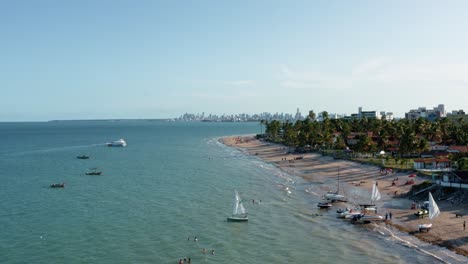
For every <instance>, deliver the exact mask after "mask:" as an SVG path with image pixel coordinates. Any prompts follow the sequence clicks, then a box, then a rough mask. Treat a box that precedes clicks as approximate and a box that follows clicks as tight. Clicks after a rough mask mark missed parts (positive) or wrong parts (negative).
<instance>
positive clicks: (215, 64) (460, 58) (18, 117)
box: [0, 0, 468, 121]
mask: <svg viewBox="0 0 468 264" xmlns="http://www.w3.org/2000/svg"><path fill="white" fill-rule="evenodd" d="M467 10H468V1H428V0H425V1H396V0H392V1H330V0H326V1H308V0H307V1H274V0H265V1H255V0H247V1H218V0H213V1H203V0H197V1H187V0H184V1H177V0H175V1H156V0H149V1H143V0H138V1H130V0H129V1H118V0H108V1H99V0H90V1H87V0H79V1H78V0H76V1H61V0H57V1H47V0H41V1H35V0H30V1H21V0H19V1H16V0H15V1H1V2H0V35H1V40H0V59H1V63H0V91H1V96H0V100H1V103H0V121H43V120H51V119H94V118H166V117H177V116H179V115H181V114H183V113H185V112H192V113H199V112H200V113H201V112H205V113H214V114H222V113H241V112H245V113H259V112H288V113H294V112H295V111H296V108H297V107H299V108H300V109H301V111H302V112H303V113H306V112H307V111H308V110H311V109H312V110H314V111H315V112H320V111H323V110H327V111H328V112H330V113H347V114H350V113H353V112H357V108H358V107H359V106H362V107H363V109H364V110H378V111H383V110H385V111H393V112H394V113H395V114H396V115H397V116H403V115H404V112H405V111H408V110H409V109H413V108H417V107H418V106H426V107H433V106H436V105H437V104H439V103H443V104H445V105H446V108H447V109H449V110H452V109H461V108H462V109H465V110H468V100H467V98H468V15H467V13H466V12H467Z"/></svg>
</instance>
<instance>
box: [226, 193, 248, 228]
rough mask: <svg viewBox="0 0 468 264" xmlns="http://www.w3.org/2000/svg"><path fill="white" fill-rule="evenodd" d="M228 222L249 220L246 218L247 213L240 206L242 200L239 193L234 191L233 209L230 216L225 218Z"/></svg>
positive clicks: (242, 206) (241, 205)
mask: <svg viewBox="0 0 468 264" xmlns="http://www.w3.org/2000/svg"><path fill="white" fill-rule="evenodd" d="M227 220H228V222H246V221H248V220H249V218H248V217H247V211H246V210H245V208H244V205H243V204H242V199H241V198H240V196H239V193H238V192H237V191H235V195H234V208H233V210H232V215H231V216H229V217H228V218H227Z"/></svg>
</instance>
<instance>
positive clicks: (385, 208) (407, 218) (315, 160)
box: [221, 135, 468, 256]
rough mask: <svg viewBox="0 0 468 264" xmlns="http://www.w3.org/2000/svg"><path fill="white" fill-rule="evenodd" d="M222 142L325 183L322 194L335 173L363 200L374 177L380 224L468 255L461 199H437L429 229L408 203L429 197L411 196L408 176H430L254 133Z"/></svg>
mask: <svg viewBox="0 0 468 264" xmlns="http://www.w3.org/2000/svg"><path fill="white" fill-rule="evenodd" d="M221 142H222V143H223V144H225V145H227V146H230V147H234V148H237V149H239V150H242V151H244V152H245V153H247V154H249V155H252V156H256V157H258V158H259V159H261V160H263V161H265V162H268V163H271V164H274V165H276V166H277V167H278V168H280V169H281V170H283V171H285V172H286V173H288V174H291V175H296V176H299V177H301V178H303V179H304V180H306V181H308V182H311V183H312V182H319V183H328V184H322V185H321V186H320V190H321V191H323V194H324V193H326V192H327V191H336V188H337V187H336V185H335V184H332V183H333V182H334V181H335V180H336V179H337V178H338V177H337V176H339V183H340V185H339V186H340V187H339V188H340V190H344V192H345V193H346V194H348V195H350V194H352V195H353V197H356V199H355V200H356V201H357V200H361V201H362V200H363V198H365V195H366V194H367V193H369V192H370V190H371V189H372V184H373V181H377V183H378V187H379V190H380V193H381V194H382V199H381V200H380V201H379V208H378V210H379V212H378V213H379V214H381V215H385V214H386V213H390V212H391V214H392V217H391V219H388V220H387V221H385V222H384V223H382V225H388V226H389V227H393V228H396V229H398V230H400V231H402V232H407V233H408V234H410V235H414V236H415V237H417V238H418V239H420V240H422V241H425V242H428V243H431V244H434V245H439V246H442V247H445V248H448V249H450V250H452V251H454V252H456V253H458V254H460V255H464V256H468V237H467V234H468V230H465V225H464V223H465V221H466V220H467V218H468V215H467V214H468V207H467V206H466V205H464V203H463V201H460V202H455V203H454V202H453V201H452V200H449V199H446V200H437V199H436V202H437V204H438V206H439V208H440V210H441V214H440V215H439V216H438V217H437V218H435V219H432V220H431V221H430V222H432V224H433V226H432V228H431V230H430V231H429V232H419V230H418V225H419V224H421V223H429V219H428V218H427V217H425V218H422V219H421V218H419V217H418V216H416V215H415V214H414V213H415V212H416V211H417V209H414V208H412V205H413V203H415V204H416V205H418V204H422V203H423V202H424V201H425V200H427V198H426V199H423V200H416V201H414V200H412V199H409V198H408V197H407V196H406V194H407V193H408V192H409V191H410V190H411V187H412V186H413V184H407V182H408V181H411V180H413V181H414V184H419V183H422V182H424V181H426V180H429V179H428V178H427V177H426V178H424V177H421V176H417V175H416V176H415V177H414V175H412V177H409V176H410V175H411V174H412V173H409V172H398V173H396V172H382V171H381V170H380V169H381V168H380V167H377V166H373V165H366V164H361V163H357V162H352V161H347V160H339V159H334V158H333V157H328V156H322V155H320V154H318V153H304V154H295V153H293V151H292V149H290V148H288V147H286V146H283V145H279V144H273V143H269V142H265V141H260V140H257V139H255V138H254V136H253V135H248V136H232V137H225V138H222V139H221ZM331 179H332V180H331ZM330 182H332V183H330ZM393 183H394V184H393ZM345 206H346V205H345Z"/></svg>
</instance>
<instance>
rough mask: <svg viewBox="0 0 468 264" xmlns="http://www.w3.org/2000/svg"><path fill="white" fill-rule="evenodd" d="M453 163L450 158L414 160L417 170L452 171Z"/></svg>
mask: <svg viewBox="0 0 468 264" xmlns="http://www.w3.org/2000/svg"><path fill="white" fill-rule="evenodd" d="M451 167H452V162H451V161H450V160H449V159H448V158H444V157H439V158H421V159H415V160H414V169H416V170H441V171H443V170H450V169H451Z"/></svg>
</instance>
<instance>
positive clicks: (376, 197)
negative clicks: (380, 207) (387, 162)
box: [363, 182, 382, 212]
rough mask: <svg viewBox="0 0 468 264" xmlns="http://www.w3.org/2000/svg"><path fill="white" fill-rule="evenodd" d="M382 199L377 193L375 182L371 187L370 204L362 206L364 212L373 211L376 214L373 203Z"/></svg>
mask: <svg viewBox="0 0 468 264" xmlns="http://www.w3.org/2000/svg"><path fill="white" fill-rule="evenodd" d="M380 199H382V195H381V194H380V192H379V188H377V182H374V184H373V185H372V193H371V203H370V204H366V205H363V206H364V210H365V211H374V212H377V207H376V206H375V202H377V201H378V200H380Z"/></svg>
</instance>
